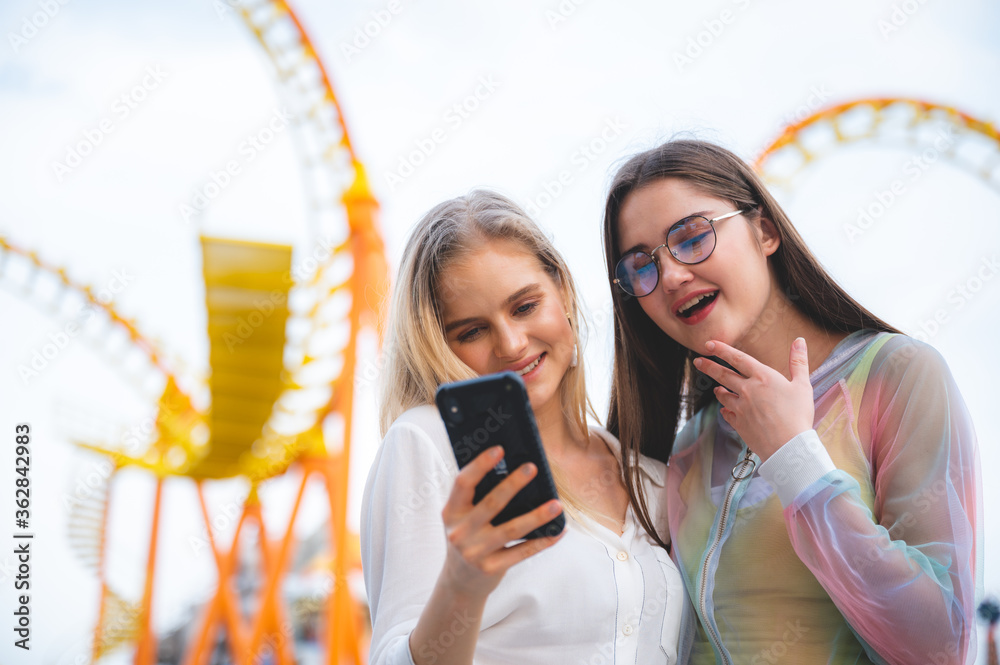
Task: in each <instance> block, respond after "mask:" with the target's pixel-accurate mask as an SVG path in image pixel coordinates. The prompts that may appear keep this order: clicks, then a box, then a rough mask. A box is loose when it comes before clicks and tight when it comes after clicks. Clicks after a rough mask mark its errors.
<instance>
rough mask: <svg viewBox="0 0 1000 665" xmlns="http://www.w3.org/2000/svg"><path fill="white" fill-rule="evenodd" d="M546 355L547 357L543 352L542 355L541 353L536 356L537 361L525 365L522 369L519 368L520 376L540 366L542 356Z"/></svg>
mask: <svg viewBox="0 0 1000 665" xmlns="http://www.w3.org/2000/svg"><path fill="white" fill-rule="evenodd" d="M544 357H545V354H544V353H543V354H542V355H540V356H538V357H537V358H535V361H534V362H532V363H531V364H529V365H525V366H524V367H522V368H521V369H519V370H517V374H518V376H524V375H525V374H527V373H528V372H530V371H531V370H533V369H535V368H536V367H538V363H540V362H542V358H544Z"/></svg>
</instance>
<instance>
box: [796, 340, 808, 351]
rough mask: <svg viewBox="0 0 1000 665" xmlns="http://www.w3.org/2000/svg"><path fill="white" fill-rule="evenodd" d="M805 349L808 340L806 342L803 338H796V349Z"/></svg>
mask: <svg viewBox="0 0 1000 665" xmlns="http://www.w3.org/2000/svg"><path fill="white" fill-rule="evenodd" d="M805 347H806V340H804V339H803V338H801V337H796V338H795V348H796V349H798V350H799V351H801V350H802V349H804V348H805Z"/></svg>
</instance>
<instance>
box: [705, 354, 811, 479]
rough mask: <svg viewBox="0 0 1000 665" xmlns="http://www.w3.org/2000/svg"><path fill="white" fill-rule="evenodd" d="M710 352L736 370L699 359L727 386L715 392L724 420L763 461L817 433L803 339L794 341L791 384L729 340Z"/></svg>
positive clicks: (706, 359) (807, 358)
mask: <svg viewBox="0 0 1000 665" xmlns="http://www.w3.org/2000/svg"><path fill="white" fill-rule="evenodd" d="M705 349H706V351H707V352H708V354H709V355H713V356H715V357H716V358H718V359H720V360H723V361H725V362H727V363H729V365H730V366H732V367H733V369H735V370H736V371H735V372H734V371H733V370H732V369H729V368H728V367H723V366H722V365H720V364H719V363H717V362H713V361H712V360H709V359H708V358H696V359H695V361H694V365H695V367H696V368H697V369H698V371H700V372H702V373H704V374H706V375H708V376H709V377H711V378H713V379H715V380H716V381H717V382H718V383H720V384H721V385H720V386H719V387H717V388H715V396H716V397H717V398H718V400H719V402H720V403H721V404H722V411H721V413H722V417H723V418H725V419H726V422H728V423H729V424H730V425H732V426H733V428H734V429H735V430H736V433H737V434H739V435H740V437H741V438H742V439H743V441H744V442H745V443H746V444H747V446H748V447H749V448H750V450H752V451H753V452H755V453H756V454H757V455H758V456H760V458H761V460H766V459H767V458H769V457H770V456H771V455H773V454H774V453H775V451H777V450H778V448H780V447H781V446H782V445H784V444H785V443H787V442H788V441H789V440H791V439H792V438H793V437H795V436H796V435H797V434H801V433H802V432H805V431H807V430H810V429H812V426H813V418H814V416H815V412H816V411H815V405H814V404H813V391H812V385H811V384H810V383H809V354H808V350H807V349H806V341H805V340H804V339H803V338H801V337H800V338H798V339H796V340H795V341H794V342H792V348H791V350H790V351H789V359H788V361H789V362H788V366H789V369H790V373H791V375H792V379H791V381H789V380H788V379H786V378H785V377H784V375H782V374H781V373H780V372H778V371H777V370H775V369H772V368H771V367H768V366H767V365H765V364H763V363H761V362H759V361H758V360H757V359H755V358H753V357H751V356H749V355H747V354H746V353H744V352H742V351H739V350H737V349H734V348H733V347H731V346H729V345H728V344H725V343H724V342H719V341H710V342H707V343H706V344H705Z"/></svg>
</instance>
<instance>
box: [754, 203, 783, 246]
mask: <svg viewBox="0 0 1000 665" xmlns="http://www.w3.org/2000/svg"><path fill="white" fill-rule="evenodd" d="M757 226H758V230H759V232H760V249H761V251H763V252H764V256H771V255H772V254H774V253H775V252H776V251H777V250H778V247H780V246H781V235H780V234H779V233H778V227H777V226H776V225H775V223H774V222H773V221H772V220H771V218H770V217H768V216H767V215H765V214H764V213H763V212H761V215H760V218H759V219H758V220H757Z"/></svg>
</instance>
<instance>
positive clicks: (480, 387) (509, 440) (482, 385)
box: [434, 372, 566, 538]
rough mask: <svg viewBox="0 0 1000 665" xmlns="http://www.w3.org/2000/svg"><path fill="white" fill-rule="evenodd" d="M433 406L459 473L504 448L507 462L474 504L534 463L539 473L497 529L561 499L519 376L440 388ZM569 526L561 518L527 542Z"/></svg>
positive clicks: (481, 489) (501, 375) (491, 476)
mask: <svg viewBox="0 0 1000 665" xmlns="http://www.w3.org/2000/svg"><path fill="white" fill-rule="evenodd" d="M434 401H435V402H436V403H437V407H438V411H440V412H441V417H442V418H443V419H444V424H445V428H446V429H447V430H448V438H449V439H450V440H451V448H452V450H453V451H454V452H455V460H456V461H457V462H458V466H459V468H463V467H465V465H466V464H468V463H469V462H471V461H472V460H474V459H475V458H476V457H477V456H478V455H479V454H480V453H482V452H483V451H484V450H486V449H487V448H490V447H492V446H495V445H500V446H503V449H504V456H503V459H501V460H500V462H499V463H498V464H497V465H496V466H495V467H493V468H492V469H490V471H489V473H487V474H486V476H485V477H484V478H483V479H482V480H481V481H480V483H479V485H477V486H476V492H475V496H474V498H473V503H479V502H480V501H481V500H482V499H483V497H484V496H486V495H487V494H489V492H490V490H492V489H493V488H494V487H496V486H497V485H499V484H500V483H501V482H502V481H503V479H504V478H506V477H507V475H508V474H510V473H513V472H514V471H515V470H516V469H517V467H519V466H520V465H522V464H524V463H526V462H532V463H534V465H535V466H536V467H537V468H538V473H537V474H536V475H535V477H534V478H532V479H531V482H529V483H528V484H527V485H525V487H524V488H522V489H521V491H520V492H518V493H517V494H515V495H514V497H513V498H511V500H510V502H509V503H508V504H507V505H506V506H505V507H504V509H503V510H501V511H500V513H499V514H498V515H497V516H496V517H494V518H493V519H492V520H491V521H490V522H491V524H493V526H499V525H501V524H503V523H504V522H507V521H509V520H511V519H513V518H514V517H517V516H518V515H523V514H524V513H526V512H528V511H530V510H534V509H535V508H537V507H538V506H540V505H542V504H543V503H545V502H546V501H549V500H551V499H556V498H558V496H557V494H556V485H555V483H554V482H553V481H552V473H551V472H550V471H549V464H548V462H547V461H546V458H545V450H544V449H543V448H542V440H541V437H539V435H538V425H537V424H536V423H535V414H534V412H533V411H532V410H531V403H530V402H529V401H528V391H527V390H525V388H524V382H523V381H522V380H521V377H520V376H518V375H517V374H515V373H514V372H500V373H499V374H489V375H487V376H481V377H477V378H475V379H469V380H467V381H456V382H454V383H445V384H443V385H441V386H440V387H439V388H438V390H437V394H436V395H435V398H434ZM565 526H566V518H565V516H564V515H563V514H562V513H560V514H559V515H558V516H556V517H555V518H554V519H553V520H552V521H550V522H548V523H547V524H544V525H542V526H540V527H538V528H537V529H535V530H534V531H532V532H531V533H529V534H528V535H526V536H525V538H541V537H543V536H554V535H557V534H559V533H561V532H562V530H563V528H565Z"/></svg>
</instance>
